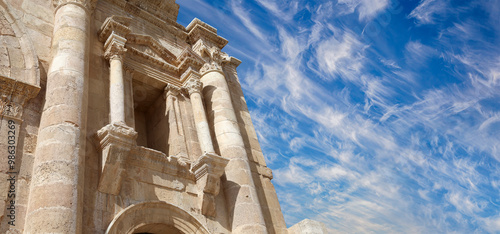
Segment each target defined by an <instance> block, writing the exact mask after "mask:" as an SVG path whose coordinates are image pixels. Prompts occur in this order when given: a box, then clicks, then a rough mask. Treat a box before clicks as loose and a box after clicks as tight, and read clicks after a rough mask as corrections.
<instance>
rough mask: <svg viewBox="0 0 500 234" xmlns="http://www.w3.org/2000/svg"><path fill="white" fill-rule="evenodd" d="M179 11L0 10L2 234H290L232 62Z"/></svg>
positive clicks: (206, 31) (71, 5)
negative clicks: (181, 19)
mask: <svg viewBox="0 0 500 234" xmlns="http://www.w3.org/2000/svg"><path fill="white" fill-rule="evenodd" d="M178 10H179V5H178V4H176V3H175V0H0V43H1V44H0V95H1V97H0V117H1V125H0V138H1V139H2V141H1V142H0V146H1V147H0V151H1V153H0V177H1V178H0V198H1V199H0V233H77V234H78V233H157V234H159V233H166V232H170V233H252V234H253V233H288V230H287V228H286V225H285V221H284V218H283V214H282V213H281V209H280V205H279V202H278V198H277V195H276V192H275V189H274V186H273V184H272V183H271V179H272V177H273V176H272V172H271V170H270V169H269V168H268V167H267V166H266V162H265V160H264V156H263V154H262V150H261V148H260V145H259V142H258V140H257V134H256V132H255V129H254V127H253V124H252V121H251V118H250V113H249V111H248V108H247V105H246V102H245V98H244V96H243V92H242V89H241V87H240V83H239V79H238V74H237V71H236V68H237V67H238V65H239V64H240V63H241V61H239V60H238V59H236V58H234V57H231V56H230V55H228V54H226V53H224V52H223V51H222V49H223V48H224V46H225V45H226V44H227V40H226V39H224V38H222V37H221V36H219V35H218V34H217V29H215V28H214V27H212V26H210V25H208V24H206V23H204V22H202V21H201V20H199V19H194V20H193V21H192V22H191V23H190V24H189V25H188V26H186V27H184V26H182V25H180V24H178V23H177V22H176V21H177V14H178ZM293 233H296V232H293Z"/></svg>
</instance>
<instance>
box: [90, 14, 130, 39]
mask: <svg viewBox="0 0 500 234" xmlns="http://www.w3.org/2000/svg"><path fill="white" fill-rule="evenodd" d="M131 21H132V18H129V17H125V16H117V15H113V16H110V17H108V18H106V20H105V21H104V23H103V24H102V26H101V29H99V32H98V35H99V41H100V42H105V41H106V40H107V39H108V37H109V36H110V35H111V34H112V33H113V32H114V33H115V34H118V35H119V36H121V37H126V36H127V34H129V33H130V31H131V30H130V28H129V26H130V22H131Z"/></svg>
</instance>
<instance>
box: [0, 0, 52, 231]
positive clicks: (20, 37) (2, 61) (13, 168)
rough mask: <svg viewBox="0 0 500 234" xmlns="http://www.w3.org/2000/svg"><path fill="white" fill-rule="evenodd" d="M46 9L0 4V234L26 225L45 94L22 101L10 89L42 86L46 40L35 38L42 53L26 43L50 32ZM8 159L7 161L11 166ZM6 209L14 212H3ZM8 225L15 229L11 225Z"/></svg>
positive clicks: (22, 3) (28, 4) (20, 3)
mask: <svg viewBox="0 0 500 234" xmlns="http://www.w3.org/2000/svg"><path fill="white" fill-rule="evenodd" d="M34 3H36V5H37V6H38V5H43V6H40V8H41V9H40V11H39V12H30V9H32V7H33V6H34ZM45 10H50V6H47V5H45V2H37V1H29V0H26V1H0V76H1V79H2V80H1V81H0V85H1V88H0V94H1V95H0V139H2V142H0V150H1V152H0V201H2V202H0V220H1V223H0V232H1V233H6V232H7V230H8V229H11V231H22V230H23V228H24V224H25V219H24V216H25V215H26V210H27V206H28V194H29V186H30V182H31V174H32V165H33V158H34V153H35V147H36V142H37V135H38V126H39V123H40V112H41V106H42V104H43V98H44V91H43V90H42V91H41V92H38V91H37V92H38V96H36V93H34V94H35V96H36V97H35V96H30V97H26V100H25V101H22V100H21V99H20V98H21V97H20V96H18V94H16V92H17V91H14V92H13V90H14V89H18V88H23V87H32V88H36V87H40V86H42V87H43V86H45V80H46V74H45V73H44V72H43V70H44V68H43V67H42V68H41V69H40V66H39V60H38V58H39V57H42V56H45V57H44V58H47V57H49V55H50V54H49V53H46V52H47V51H49V50H50V38H48V40H46V37H43V36H41V37H40V38H41V39H42V40H41V41H40V43H41V44H45V45H48V46H47V48H46V49H45V50H44V51H37V50H36V49H35V47H34V46H35V44H34V43H32V39H31V38H32V36H31V34H34V35H39V34H43V33H42V32H44V33H46V34H49V35H51V34H52V26H51V23H47V24H44V22H47V21H52V18H50V19H47V18H45V16H46V15H44V14H43V13H44V11H45ZM45 12H46V11H45ZM51 14H52V13H51ZM49 16H50V15H49ZM42 19H43V20H42ZM42 62H43V61H42ZM41 70H42V72H41ZM36 89H37V90H38V89H39V88H36ZM23 95H27V94H26V93H25V94H23ZM31 98H33V99H31ZM9 105H10V107H9ZM12 121H13V122H12ZM9 122H10V123H12V124H9ZM9 131H11V132H9ZM9 140H10V141H9ZM11 153H14V156H15V159H13V160H12V159H9V157H10V158H12V154H11ZM9 160H12V161H11V164H9ZM12 162H14V163H12ZM10 173H14V174H10ZM7 179H10V180H7ZM12 202H14V204H13V203H12ZM11 207H15V208H14V209H8V208H11ZM12 212H15V214H14V215H15V216H10V217H9V216H8V215H12V214H13V213H12ZM9 222H12V224H14V225H15V226H13V225H10V224H9Z"/></svg>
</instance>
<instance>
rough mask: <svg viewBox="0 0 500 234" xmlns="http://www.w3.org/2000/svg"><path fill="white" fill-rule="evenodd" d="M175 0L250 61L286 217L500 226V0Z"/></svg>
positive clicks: (343, 227)
mask: <svg viewBox="0 0 500 234" xmlns="http://www.w3.org/2000/svg"><path fill="white" fill-rule="evenodd" d="M177 3H178V4H179V5H180V12H179V17H178V21H179V22H180V23H181V24H182V25H185V26H186V25H187V24H188V23H189V22H190V21H191V20H192V19H193V18H194V17H197V18H200V19H201V20H203V21H205V22H207V23H208V24H210V25H212V26H214V27H215V28H217V29H218V33H219V35H221V36H223V37H225V38H226V39H228V40H229V44H228V45H227V46H226V47H225V49H224V51H225V52H227V53H228V54H230V55H232V56H234V57H237V58H239V59H240V60H242V61H243V63H242V64H241V65H240V66H239V67H238V73H239V78H240V81H241V83H242V86H243V89H244V93H245V96H246V99H247V103H248V105H249V109H250V111H251V114H252V118H253V122H254V125H255V128H256V130H257V132H258V136H259V140H260V143H261V146H262V149H263V151H264V154H265V156H266V160H267V163H268V166H269V167H270V168H271V169H273V172H274V180H273V182H274V184H275V186H276V190H277V193H278V197H279V200H280V204H281V208H282V211H283V213H284V216H285V220H286V223H287V225H288V226H291V225H293V224H295V223H297V222H299V221H300V220H302V219H305V218H310V219H315V220H318V221H321V222H323V223H325V224H326V225H327V227H328V228H329V229H330V230H331V231H336V232H340V233H343V232H345V233H355V232H359V233H364V232H376V233H391V232H394V233H403V232H404V233H443V232H456V233H474V232H476V233H487V232H492V233H494V232H497V233H498V232H500V170H499V168H500V134H499V133H500V102H499V100H500V46H499V45H500V1H497V0H480V1H451V0H409V1H398V0H338V1H336V0H334V1H303V0H298V1H284V0H275V1H272V0H249V1H238V0H233V1H208V0H178V1H177Z"/></svg>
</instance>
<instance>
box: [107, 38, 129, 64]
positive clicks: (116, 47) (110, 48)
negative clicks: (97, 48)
mask: <svg viewBox="0 0 500 234" xmlns="http://www.w3.org/2000/svg"><path fill="white" fill-rule="evenodd" d="M126 42H127V40H126V39H125V38H123V37H121V36H119V35H118V34H115V33H111V36H109V37H108V40H106V43H105V44H104V58H106V59H107V60H112V59H119V60H121V61H123V56H124V55H125V52H127V49H125V43H126Z"/></svg>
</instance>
